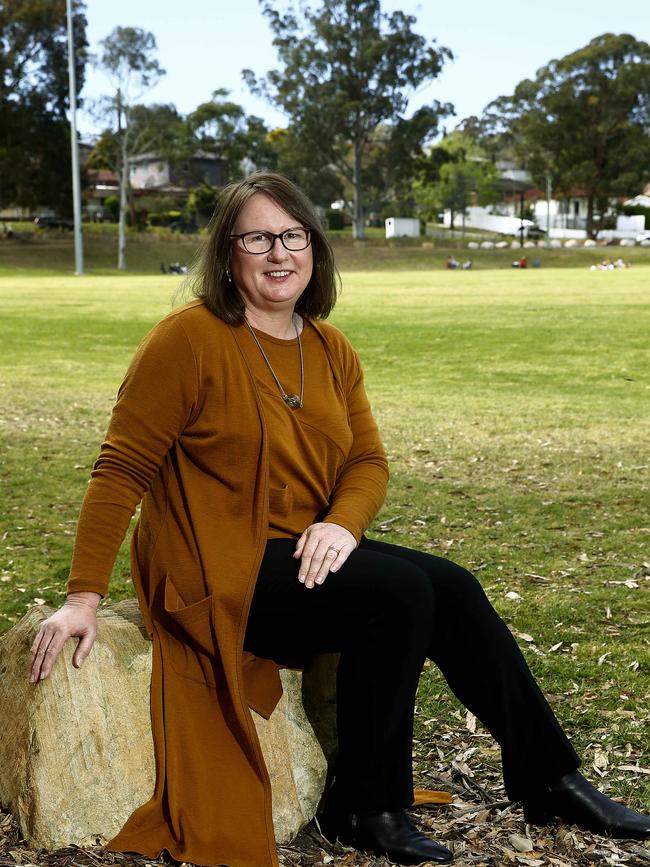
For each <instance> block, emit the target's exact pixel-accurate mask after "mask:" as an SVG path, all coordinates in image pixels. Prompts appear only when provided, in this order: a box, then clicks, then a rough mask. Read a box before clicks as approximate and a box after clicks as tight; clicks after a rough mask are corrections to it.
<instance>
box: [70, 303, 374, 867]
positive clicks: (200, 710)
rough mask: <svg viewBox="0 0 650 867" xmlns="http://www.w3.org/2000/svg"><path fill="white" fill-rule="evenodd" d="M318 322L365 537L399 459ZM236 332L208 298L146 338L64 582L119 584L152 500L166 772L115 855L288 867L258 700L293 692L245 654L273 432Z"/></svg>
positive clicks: (140, 584) (339, 491) (359, 379)
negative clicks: (393, 460) (127, 543)
mask: <svg viewBox="0 0 650 867" xmlns="http://www.w3.org/2000/svg"><path fill="white" fill-rule="evenodd" d="M312 324H313V325H314V327H315V328H316V330H317V331H318V333H319V335H320V337H321V339H322V341H323V346H324V348H325V351H326V353H327V356H328V359H329V362H330V366H331V370H332V375H333V377H334V380H335V382H336V384H337V389H338V393H339V394H340V399H341V401H342V402H343V405H344V406H345V407H346V409H347V413H348V418H349V422H350V426H351V429H352V432H353V444H352V447H351V451H350V454H349V455H348V458H347V461H346V463H345V465H344V466H343V469H342V470H341V471H340V473H339V477H338V478H337V479H336V482H335V485H334V488H333V491H332V496H331V503H330V513H329V516H330V520H333V519H334V518H332V517H331V516H335V514H336V510H337V508H339V509H342V511H346V512H349V509H350V506H351V505H352V504H354V505H355V509H356V510H357V511H358V512H359V513H360V514H359V515H358V525H357V526H356V527H355V528H351V529H353V532H354V534H355V536H356V538H357V540H358V539H359V538H360V536H361V534H362V533H363V531H364V530H365V528H366V527H367V526H368V524H369V523H370V521H371V520H372V519H373V517H374V516H375V514H376V512H377V511H378V509H379V507H380V505H381V503H382V501H383V498H384V495H385V488H386V481H387V477H388V471H387V463H386V456H385V453H384V450H383V448H382V445H381V441H380V439H379V435H378V431H377V427H376V424H375V422H374V420H373V418H372V414H371V411H370V407H369V404H368V400H367V398H366V395H365V391H364V388H363V376H362V372H361V367H360V365H359V361H358V358H357V356H356V353H355V352H354V350H353V349H352V347H351V346H350V344H349V343H348V341H347V339H346V338H345V337H344V336H343V335H342V334H341V332H340V331H338V330H337V329H336V328H334V327H333V326H331V325H329V324H327V323H323V322H313V323H312ZM240 339H241V330H240V329H238V328H233V327H230V326H228V325H226V324H225V323H223V322H222V321H221V320H219V319H218V318H217V317H215V316H214V315H213V314H212V313H211V312H210V311H209V310H208V309H207V307H206V306H205V305H204V304H203V303H202V302H200V301H197V302H193V303H191V304H189V305H186V306H185V307H183V308H180V309H178V310H176V311H174V312H173V313H171V314H170V315H169V316H167V317H166V318H165V319H163V320H162V321H161V322H160V323H159V324H158V325H157V326H156V327H155V328H154V329H153V331H151V332H150V334H149V335H148V336H147V337H146V338H145V340H144V342H143V343H142V344H141V346H140V347H139V349H138V351H137V353H136V355H135V357H134V359H133V361H132V363H131V365H130V367H129V370H128V372H127V375H126V378H125V380H124V382H123V383H122V385H121V387H120V390H119V392H118V399H117V402H116V404H115V408H114V410H113V414H112V417H111V422H110V426H109V429H108V433H107V436H106V440H105V442H104V443H103V445H102V448H101V452H100V456H99V458H98V460H97V462H96V464H95V466H94V468H93V472H92V479H91V482H90V485H89V487H88V491H87V493H86V497H85V499H84V503H83V506H82V510H81V514H80V518H79V524H78V528H77V537H76V540H75V549H74V556H73V562H72V568H71V573H70V578H69V581H68V592H74V591H80V590H91V591H95V592H98V593H100V594H101V595H105V594H106V592H107V588H108V580H109V576H110V572H111V568H112V565H113V562H114V559H115V556H116V554H117V551H118V549H119V546H120V544H121V541H122V539H123V538H124V535H125V533H126V530H127V528H128V525H129V522H130V520H131V517H132V515H133V513H134V512H135V509H136V507H137V504H138V503H140V501H142V507H141V513H140V517H139V519H138V522H137V524H136V527H135V530H134V533H133V538H132V543H131V567H132V577H133V583H134V585H135V589H136V592H137V596H138V602H139V606H140V609H141V611H142V615H143V617H144V620H145V625H146V628H147V632H148V634H149V636H150V637H151V638H152V640H153V661H152V675H151V724H152V733H153V741H154V752H155V762H156V781H155V789H154V793H153V796H152V798H151V800H149V801H148V802H147V803H146V804H144V805H142V806H141V807H139V808H138V809H137V810H136V811H135V812H134V813H133V814H132V815H131V817H130V818H129V819H128V820H127V822H126V824H125V825H124V827H123V828H122V830H121V831H120V832H119V833H118V834H117V836H116V837H114V838H113V839H112V840H110V841H109V842H108V844H107V848H108V849H110V850H113V851H119V852H127V851H132V852H139V853H141V854H143V855H145V856H147V857H151V858H154V857H157V856H159V855H160V854H161V852H162V850H163V849H167V850H168V852H169V853H170V854H171V855H172V856H173V857H174V858H176V859H178V860H180V861H190V862H193V863H195V864H202V865H230V867H278V859H277V853H276V846H275V838H274V832H273V822H272V809H271V785H270V780H269V776H268V772H267V769H266V766H265V763H264V758H263V755H262V752H261V749H260V744H259V740H258V737H257V734H256V730H255V725H254V722H253V719H252V716H251V712H250V709H251V708H253V709H254V710H256V711H257V712H259V713H260V714H262V715H263V716H264V717H266V718H268V717H269V716H270V714H271V713H272V711H273V709H274V707H275V706H276V704H277V702H278V701H279V699H280V696H281V694H282V687H281V682H280V678H279V667H280V666H279V665H277V664H276V663H275V662H272V661H270V660H265V659H258V658H256V657H254V656H253V655H252V654H250V653H246V652H244V651H243V643H244V635H245V630H246V623H247V618H248V612H249V609H250V603H251V599H252V595H253V591H254V588H255V582H256V578H257V573H258V571H259V566H260V562H261V559H262V555H263V552H264V548H265V543H266V535H267V527H268V494H269V483H268V480H269V432H268V431H267V429H266V424H265V419H264V416H263V413H262V409H261V399H260V395H259V393H258V390H257V386H256V383H255V379H254V376H253V374H252V371H251V370H250V368H249V366H248V363H247V361H246V356H245V353H244V352H243V350H242V346H241V345H240ZM361 503H362V504H363V505H359V504H361ZM327 519H328V518H327V517H326V518H325V520H327ZM291 664H292V665H293V663H291ZM296 667H299V666H298V665H297V666H296Z"/></svg>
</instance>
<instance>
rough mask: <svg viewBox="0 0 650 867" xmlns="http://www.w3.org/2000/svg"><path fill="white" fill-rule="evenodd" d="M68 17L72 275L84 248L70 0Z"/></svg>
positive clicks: (69, 1)
mask: <svg viewBox="0 0 650 867" xmlns="http://www.w3.org/2000/svg"><path fill="white" fill-rule="evenodd" d="M66 11H67V16H68V78H69V82H70V150H71V152H72V209H73V215H74V266H75V267H74V273H75V276H76V277H78V276H80V275H81V274H83V272H84V247H83V234H82V224H81V181H80V177H79V145H78V142H77V82H76V77H75V70H74V36H73V33H72V0H66Z"/></svg>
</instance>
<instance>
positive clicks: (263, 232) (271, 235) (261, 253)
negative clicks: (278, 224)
mask: <svg viewBox="0 0 650 867" xmlns="http://www.w3.org/2000/svg"><path fill="white" fill-rule="evenodd" d="M296 229H301V230H302V231H303V232H306V233H307V243H306V244H305V246H304V247H299V248H298V249H297V250H296V249H293V250H292V249H291V248H290V247H287V245H286V244H285V243H284V236H285V235H286V234H287V232H295V230H296ZM246 235H267V236H268V237H269V238H270V240H271V246H270V247H269V249H268V250H262V251H258V252H255V250H249V249H248V247H247V246H246V241H245V240H244V238H245V237H246ZM235 238H238V239H239V240H240V241H241V242H242V245H243V247H244V250H246V252H247V253H250V254H251V256H264V255H265V254H266V253H270V252H271V250H272V249H273V248H274V247H275V239H276V238H279V239H280V243H281V244H282V246H283V247H284V249H285V250H288V251H289V252H290V253H300V252H301V250H306V249H307V247H309V245H310V244H311V229H310V228H309V227H308V226H292V227H291V228H290V229H285V230H284V232H279V233H278V234H277V235H276V234H275V233H274V232H267V231H266V229H259V230H258V231H255V230H253V231H251V232H242V233H241V234H240V235H230V239H231V240H234V239H235Z"/></svg>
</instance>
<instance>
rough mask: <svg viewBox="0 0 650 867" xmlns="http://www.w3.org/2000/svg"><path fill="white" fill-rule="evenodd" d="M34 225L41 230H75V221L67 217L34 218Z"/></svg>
mask: <svg viewBox="0 0 650 867" xmlns="http://www.w3.org/2000/svg"><path fill="white" fill-rule="evenodd" d="M34 225H36V226H38V228H39V229H69V230H70V231H71V230H72V229H74V221H73V220H68V219H66V218H65V217H34Z"/></svg>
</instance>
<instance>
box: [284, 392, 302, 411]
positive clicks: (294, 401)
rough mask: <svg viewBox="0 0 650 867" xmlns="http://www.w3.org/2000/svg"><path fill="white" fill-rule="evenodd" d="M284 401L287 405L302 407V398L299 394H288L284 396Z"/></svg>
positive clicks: (294, 407) (292, 407)
mask: <svg viewBox="0 0 650 867" xmlns="http://www.w3.org/2000/svg"><path fill="white" fill-rule="evenodd" d="M284 402H285V403H286V405H287V406H290V407H291V409H300V398H299V397H298V395H297V394H287V395H286V396H285V398H284Z"/></svg>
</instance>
